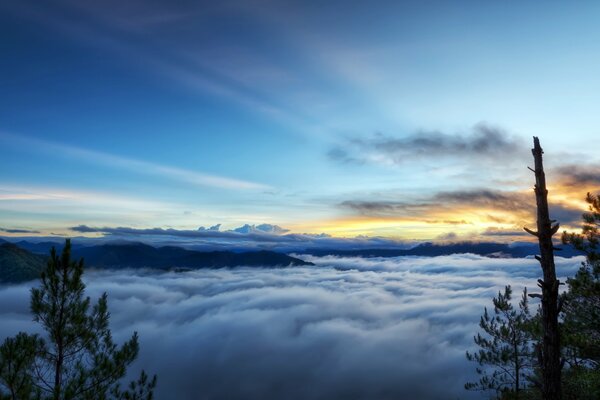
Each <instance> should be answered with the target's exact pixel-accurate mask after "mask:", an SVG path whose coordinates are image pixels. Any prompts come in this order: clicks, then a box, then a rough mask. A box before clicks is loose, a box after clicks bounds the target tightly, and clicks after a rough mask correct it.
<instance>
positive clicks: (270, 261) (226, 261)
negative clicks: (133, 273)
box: [73, 243, 312, 269]
mask: <svg viewBox="0 0 600 400" xmlns="http://www.w3.org/2000/svg"><path fill="white" fill-rule="evenodd" d="M73 255H74V257H76V258H79V257H83V258H84V260H85V264H86V265H87V266H90V267H97V268H144V267H146V268H160V269H169V268H191V269H195V268H220V267H239V266H250V267H258V266H265V267H286V266H289V265H312V264H311V263H307V262H305V261H302V260H300V259H298V258H295V257H290V256H288V255H285V254H281V253H276V252H273V251H253V252H245V253H234V252H230V251H211V252H199V251H193V250H186V249H183V248H181V247H175V246H165V247H158V248H156V247H152V246H149V245H147V244H143V243H126V244H105V245H100V246H91V247H80V248H79V249H75V250H73Z"/></svg>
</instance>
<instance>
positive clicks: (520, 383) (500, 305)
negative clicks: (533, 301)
mask: <svg viewBox="0 0 600 400" xmlns="http://www.w3.org/2000/svg"><path fill="white" fill-rule="evenodd" d="M511 297H512V289H511V287H510V286H506V287H505V288H504V293H502V292H498V297H496V298H494V299H493V304H494V314H493V315H490V313H489V312H488V310H487V308H485V309H484V313H483V316H482V317H481V320H480V322H479V326H480V328H481V329H482V330H483V332H484V335H482V334H481V333H478V334H477V336H475V337H474V341H475V344H477V346H479V350H478V351H477V352H474V353H469V352H467V354H466V355H467V359H468V360H469V361H475V362H477V364H478V366H477V368H476V371H477V373H478V374H479V375H481V378H480V379H479V381H477V382H469V383H466V384H465V389H467V390H492V391H495V392H496V394H497V395H498V396H499V397H500V398H516V399H518V398H519V394H520V392H521V391H522V389H524V388H526V387H527V386H528V384H529V382H528V380H527V377H528V376H529V375H530V374H531V373H532V370H533V367H534V365H533V348H532V341H533V334H532V331H533V329H532V324H533V322H532V321H533V320H532V317H531V314H530V312H529V302H528V299H527V289H524V290H523V296H522V297H521V301H520V302H519V308H518V309H515V308H514V307H513V305H512V303H511Z"/></svg>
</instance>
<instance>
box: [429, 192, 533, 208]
mask: <svg viewBox="0 0 600 400" xmlns="http://www.w3.org/2000/svg"><path fill="white" fill-rule="evenodd" d="M435 199H436V200H438V201H439V202H441V203H444V204H446V205H447V204H461V205H466V206H470V207H482V208H497V209H499V210H508V211H525V212H531V211H532V209H533V207H534V205H535V198H534V197H533V192H532V194H524V193H520V192H503V191H499V190H490V189H473V190H457V191H452V192H440V193H438V194H436V195H435Z"/></svg>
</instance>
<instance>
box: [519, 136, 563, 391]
mask: <svg viewBox="0 0 600 400" xmlns="http://www.w3.org/2000/svg"><path fill="white" fill-rule="evenodd" d="M531 152H532V153H533V158H534V161H535V170H533V172H534V173H535V189H534V191H535V198H536V203H537V232H534V231H532V230H529V229H527V228H525V230H526V231H527V232H529V233H530V234H532V235H534V236H536V237H537V238H538V241H539V244H540V256H539V257H537V256H536V258H537V259H538V261H539V262H540V264H541V266H542V271H543V275H544V279H543V280H541V279H538V286H539V287H540V288H541V289H542V328H543V329H542V330H543V335H544V337H543V339H542V351H541V357H540V358H541V360H540V364H541V366H542V395H543V398H544V400H560V398H561V382H560V380H561V369H562V363H561V360H560V358H561V357H560V337H559V332H558V314H559V311H560V310H559V304H558V303H559V302H558V285H559V281H558V280H557V279H556V270H555V266H554V245H553V244H552V236H553V235H554V234H555V233H556V232H557V231H558V227H559V225H558V223H557V224H555V225H552V223H553V222H555V221H551V220H550V215H549V211H548V190H547V189H546V176H545V174H544V166H543V163H542V154H543V153H544V152H543V150H542V148H541V147H540V141H539V139H538V138H537V137H534V138H533V149H532V150H531Z"/></svg>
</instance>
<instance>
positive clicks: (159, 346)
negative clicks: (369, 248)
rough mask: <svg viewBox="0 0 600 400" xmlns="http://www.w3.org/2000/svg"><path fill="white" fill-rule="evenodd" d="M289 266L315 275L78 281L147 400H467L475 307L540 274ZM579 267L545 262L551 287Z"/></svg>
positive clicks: (357, 262) (9, 297) (531, 264)
mask: <svg viewBox="0 0 600 400" xmlns="http://www.w3.org/2000/svg"><path fill="white" fill-rule="evenodd" d="M297 256H298V257H299V258H302V259H303V260H306V261H311V262H313V263H314V264H315V265H314V266H303V267H290V268H247V267H241V268H234V269H229V268H224V269H201V270H196V271H189V272H180V273H177V272H157V271H151V270H147V271H144V270H135V271H133V270H121V271H104V270H102V271H101V270H98V271H87V272H86V274H85V275H84V280H85V281H86V284H87V290H86V293H87V295H89V296H91V297H92V299H93V300H94V301H95V299H97V298H98V297H99V296H100V295H101V293H102V292H104V291H106V292H108V295H109V310H110V312H111V328H112V332H113V336H114V338H115V339H116V341H117V342H118V343H122V342H123V341H125V340H126V339H127V338H129V337H130V336H131V334H132V332H133V331H137V332H138V333H139V335H140V354H139V358H138V360H136V362H135V364H134V366H133V368H131V371H130V373H131V375H132V376H135V375H137V373H138V372H139V369H140V368H142V367H143V368H144V369H145V370H146V371H148V372H150V373H156V374H157V375H158V386H157V391H156V398H157V399H159V400H162V399H170V398H176V399H197V398H203V399H264V398H282V399H283V398H285V399H342V398H344V399H347V398H353V399H393V398H394V399H397V398H414V399H417V398H418V399H441V398H444V399H456V398H462V399H479V398H485V396H482V395H481V394H479V393H470V392H466V391H465V390H464V389H463V384H464V383H465V382H466V381H468V380H474V379H475V378H476V376H475V365H474V364H473V363H470V362H468V361H467V360H466V359H465V351H466V350H472V349H473V348H474V345H473V335H475V334H476V333H477V331H478V326H477V324H478V322H479V317H480V315H481V314H482V312H483V308H484V306H487V307H488V308H490V307H491V299H492V297H493V296H495V295H496V294H497V292H498V290H500V289H501V288H503V287H504V285H506V284H511V285H513V288H514V294H515V297H519V296H520V291H521V289H522V287H523V286H524V285H525V286H527V287H528V288H529V289H530V292H535V291H536V290H537V287H536V279H537V278H538V277H539V276H540V273H541V272H540V267H539V263H538V262H537V261H536V260H534V259H529V258H527V259H494V258H486V257H480V256H475V255H452V256H442V257H396V258H340V257H314V256H306V255H297ZM581 261H583V258H582V257H579V258H577V257H576V258H557V274H558V276H559V277H563V278H564V277H565V276H571V275H573V274H574V273H575V271H576V270H577V268H578V267H579V265H580V263H581ZM32 284H36V282H29V283H26V284H21V285H5V286H0V320H1V321H2V324H0V339H4V337H6V336H12V335H14V334H15V333H17V332H18V331H19V330H25V331H29V332H35V331H37V330H38V329H39V328H38V326H37V324H35V323H34V322H32V321H31V315H30V314H29V289H30V287H31V285H32ZM534 308H535V306H534V307H532V309H534Z"/></svg>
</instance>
